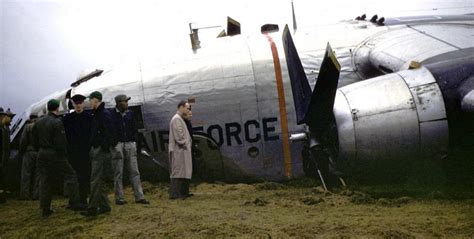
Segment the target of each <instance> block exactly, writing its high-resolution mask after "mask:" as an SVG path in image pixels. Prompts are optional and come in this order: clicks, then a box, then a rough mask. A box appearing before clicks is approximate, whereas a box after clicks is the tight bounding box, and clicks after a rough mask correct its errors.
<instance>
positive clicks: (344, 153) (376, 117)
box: [334, 67, 449, 160]
mask: <svg viewBox="0 0 474 239" xmlns="http://www.w3.org/2000/svg"><path fill="white" fill-rule="evenodd" d="M334 116H335V119H336V124H337V130H338V140H339V159H343V160H345V159H349V160H397V159H406V158H409V159H411V158H416V157H436V156H443V155H446V153H447V149H448V143H449V139H448V138H449V129H448V121H447V117H446V109H445V104H444V101H443V95H442V92H441V90H440V88H439V86H438V84H437V83H436V80H435V78H434V77H433V75H432V74H431V73H430V72H429V71H428V70H427V69H426V68H423V67H422V68H419V69H415V70H406V71H400V72H397V73H393V74H388V75H384V76H380V77H376V78H373V79H370V80H366V81H362V82H359V83H355V84H352V85H348V86H345V87H342V88H339V89H338V91H337V93H336V100H335V103H334Z"/></svg>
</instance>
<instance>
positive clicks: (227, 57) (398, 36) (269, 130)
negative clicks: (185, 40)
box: [11, 15, 474, 182]
mask: <svg viewBox="0 0 474 239" xmlns="http://www.w3.org/2000/svg"><path fill="white" fill-rule="evenodd" d="M233 22H234V23H235V20H233ZM231 26H232V27H231V28H232V32H237V34H227V36H223V35H225V34H223V35H221V36H222V37H219V38H217V39H215V42H213V43H212V44H211V45H210V46H208V47H203V48H199V46H196V45H193V47H192V49H193V50H190V53H189V54H188V55H182V56H179V57H178V58H179V59H176V56H174V58H173V59H169V60H156V61H147V62H137V63H136V64H127V65H124V66H121V67H118V68H115V69H107V70H95V71H91V72H88V74H86V75H84V76H82V77H80V78H79V79H78V80H77V81H76V82H74V83H72V84H71V87H70V88H68V89H65V90H62V91H59V92H56V93H54V94H52V95H49V96H47V97H45V98H44V99H43V100H41V101H40V102H37V103H34V104H33V105H31V106H30V107H29V108H27V109H26V110H25V112H24V113H23V114H21V115H19V116H18V117H17V118H15V120H16V121H15V122H14V125H13V127H12V135H11V140H12V141H16V140H18V138H19V135H21V134H20V131H21V130H22V128H23V126H24V124H25V121H26V120H27V118H28V116H29V115H30V114H31V113H36V114H38V115H40V116H41V115H43V114H45V113H46V102H47V101H48V100H49V99H52V98H54V99H58V100H59V101H60V102H61V106H60V111H61V113H63V114H64V113H66V112H68V111H69V110H70V109H71V108H70V107H68V106H69V105H70V103H69V101H70V97H71V96H73V95H75V94H83V95H88V94H89V93H91V92H92V91H96V90H98V91H101V92H102V93H103V95H104V101H105V103H106V107H110V108H112V107H114V106H115V105H114V103H113V102H114V101H113V97H114V96H115V95H117V94H121V93H126V94H127V95H129V96H131V100H130V102H129V104H130V108H131V109H132V110H133V112H134V114H135V117H136V119H138V122H139V124H138V125H139V132H140V135H141V140H142V144H141V145H143V148H142V149H141V151H140V152H141V154H140V159H139V163H140V167H141V170H142V174H143V177H145V178H149V179H150V178H152V179H153V178H160V177H161V178H163V179H165V178H167V175H166V173H167V167H168V158H167V157H168V156H167V155H168V154H167V142H168V129H169V121H170V119H171V117H172V116H173V114H174V112H175V111H176V105H177V103H178V102H179V101H180V100H183V99H190V101H191V102H192V107H193V120H192V122H193V126H194V132H195V135H194V139H195V144H196V150H195V152H194V154H195V158H196V162H197V165H198V167H199V168H200V170H199V171H200V172H201V174H202V175H201V176H202V178H204V179H208V180H221V181H230V182H239V181H251V180H255V179H265V180H281V179H286V178H290V177H297V176H301V175H304V174H305V173H306V174H314V172H315V169H316V168H318V169H321V172H319V173H320V175H322V176H323V178H324V177H328V176H329V174H328V173H330V172H331V173H332V172H337V169H336V167H337V166H336V165H337V162H341V161H345V160H368V161H375V160H379V161H380V160H397V159H399V158H418V157H428V158H434V157H445V156H446V155H447V153H448V148H449V147H450V146H451V145H456V144H458V143H459V142H461V141H463V140H470V141H472V139H473V138H474V137H473V136H474V126H473V125H474V124H472V122H473V121H472V118H473V117H472V115H473V112H474V91H473V89H474V41H473V40H472V39H473V36H474V15H459V16H423V17H403V18H380V19H379V18H378V17H377V16H374V17H373V18H372V19H370V20H366V19H365V16H359V17H357V18H356V19H354V20H346V21H342V22H339V23H337V24H331V25H323V26H318V27H315V28H311V29H305V30H301V29H296V24H294V28H293V29H292V30H290V29H288V28H285V29H284V30H280V28H284V27H283V26H278V25H272V24H270V25H265V26H263V27H262V34H261V35H257V36H252V37H244V36H241V35H239V34H238V33H240V29H238V31H236V30H235V29H236V25H235V24H233V25H231ZM237 27H240V25H239V24H238V25H237ZM228 31H229V33H230V32H231V31H230V30H228ZM195 32H196V33H197V31H195ZM192 34H193V33H192ZM193 38H194V39H196V36H191V39H193ZM328 42H329V43H330V45H329V44H328ZM322 159H323V160H322ZM316 165H318V166H317V167H316ZM325 174H326V175H325Z"/></svg>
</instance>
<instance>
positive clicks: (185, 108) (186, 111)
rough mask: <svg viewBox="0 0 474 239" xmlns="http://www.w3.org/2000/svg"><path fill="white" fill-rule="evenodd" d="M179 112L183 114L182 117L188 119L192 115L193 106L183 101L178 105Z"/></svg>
mask: <svg viewBox="0 0 474 239" xmlns="http://www.w3.org/2000/svg"><path fill="white" fill-rule="evenodd" d="M178 112H180V113H181V115H182V116H184V117H186V118H188V117H190V116H191V115H192V113H191V105H190V104H189V103H188V102H187V101H185V100H183V101H180V102H179V103H178Z"/></svg>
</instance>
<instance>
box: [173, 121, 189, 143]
mask: <svg viewBox="0 0 474 239" xmlns="http://www.w3.org/2000/svg"><path fill="white" fill-rule="evenodd" d="M171 123H172V127H173V129H174V132H175V133H174V134H173V136H174V141H175V142H176V143H177V144H178V145H179V146H181V147H182V146H185V145H186V131H185V128H186V124H185V123H184V121H183V120H179V119H175V120H173V121H172V122H171Z"/></svg>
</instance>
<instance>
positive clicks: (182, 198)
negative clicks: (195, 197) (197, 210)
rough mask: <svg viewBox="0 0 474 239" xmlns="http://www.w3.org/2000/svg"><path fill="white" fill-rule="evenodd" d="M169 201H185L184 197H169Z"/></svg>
mask: <svg viewBox="0 0 474 239" xmlns="http://www.w3.org/2000/svg"><path fill="white" fill-rule="evenodd" d="M170 199H171V200H177V199H179V200H184V199H186V197H183V196H181V197H176V196H170Z"/></svg>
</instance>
